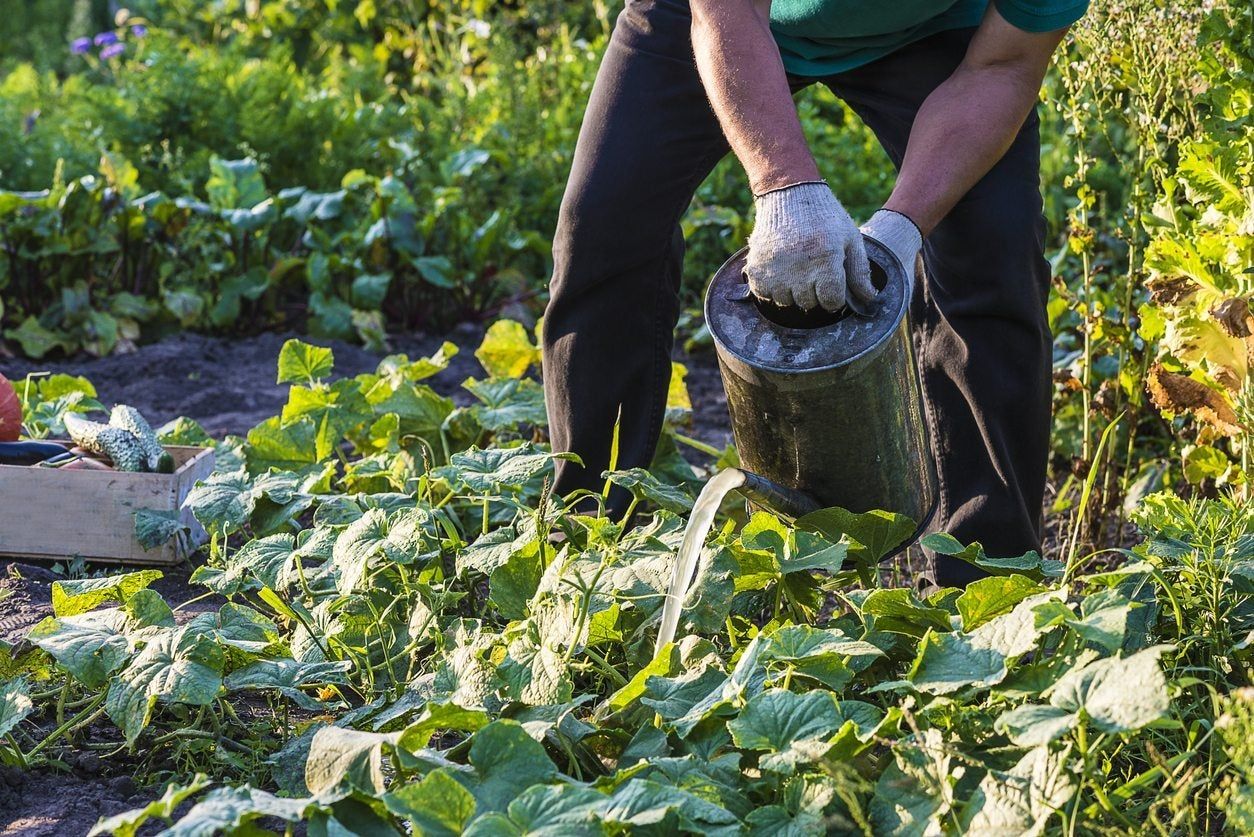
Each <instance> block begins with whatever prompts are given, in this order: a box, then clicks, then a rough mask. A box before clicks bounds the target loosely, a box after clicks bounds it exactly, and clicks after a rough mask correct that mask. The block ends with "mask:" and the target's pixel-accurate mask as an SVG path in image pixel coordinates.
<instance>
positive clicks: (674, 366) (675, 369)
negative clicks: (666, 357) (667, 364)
mask: <svg viewBox="0 0 1254 837" xmlns="http://www.w3.org/2000/svg"><path fill="white" fill-rule="evenodd" d="M686 377H688V367H686V366H684V365H683V364H682V363H676V362H675V361H671V385H670V388H669V389H668V390H667V391H666V409H668V410H691V409H692V401H691V400H690V399H689V398H688V385H687V384H685V383H684V378H686Z"/></svg>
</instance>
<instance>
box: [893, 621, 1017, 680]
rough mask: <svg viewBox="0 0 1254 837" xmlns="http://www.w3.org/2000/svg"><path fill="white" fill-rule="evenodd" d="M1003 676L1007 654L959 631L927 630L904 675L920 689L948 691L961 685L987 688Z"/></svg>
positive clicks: (1004, 675)
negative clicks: (907, 672)
mask: <svg viewBox="0 0 1254 837" xmlns="http://www.w3.org/2000/svg"><path fill="white" fill-rule="evenodd" d="M1005 677H1006V658H1005V657H1004V656H1002V654H1001V653H1000V652H999V651H997V650H995V649H992V648H981V647H979V646H978V645H976V644H975V643H974V642H973V641H972V639H971V637H969V636H967V635H965V634H959V633H940V634H938V633H935V632H933V631H929V632H928V633H927V634H926V635H925V636H924V637H923V641H922V642H920V643H919V652H918V656H916V657H915V659H914V663H913V665H911V667H910V673H909V674H908V675H907V679H908V680H909V681H910V682H911V683H912V684H913V685H914V688H916V689H918V690H919V691H920V692H927V693H928V694H933V695H947V694H951V693H953V692H956V691H959V690H960V689H966V688H971V687H974V688H979V689H986V688H989V687H991V686H995V685H996V684H998V683H1000V682H1001V681H1002V680H1003V679H1004V678H1005Z"/></svg>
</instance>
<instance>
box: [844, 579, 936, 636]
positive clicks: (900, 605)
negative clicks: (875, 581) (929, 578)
mask: <svg viewBox="0 0 1254 837" xmlns="http://www.w3.org/2000/svg"><path fill="white" fill-rule="evenodd" d="M862 612H863V613H864V614H865V615H867V616H871V617H874V620H875V621H874V625H875V629H876V630H877V631H890V632H892V633H901V634H908V635H910V636H917V637H921V636H923V634H924V633H926V632H927V631H928V630H934V631H948V630H950V629H951V627H952V625H951V623H950V616H949V612H948V611H946V610H943V609H941V608H938V607H931V606H929V605H926V604H924V603H922V602H920V601H919V600H918V599H917V598H916V597H915V595H914V593H913V592H911V591H910V590H907V589H906V588H904V587H899V588H894V589H877V590H872V591H871V593H870V594H869V595H867V597H866V598H865V599H864V600H863V601H862Z"/></svg>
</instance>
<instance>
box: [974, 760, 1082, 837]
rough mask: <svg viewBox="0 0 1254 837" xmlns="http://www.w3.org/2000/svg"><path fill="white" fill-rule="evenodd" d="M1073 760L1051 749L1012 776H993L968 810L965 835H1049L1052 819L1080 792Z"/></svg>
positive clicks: (1021, 765) (1021, 762) (984, 782)
mask: <svg viewBox="0 0 1254 837" xmlns="http://www.w3.org/2000/svg"><path fill="white" fill-rule="evenodd" d="M1068 755H1069V753H1068V752H1067V751H1066V750H1064V751H1063V752H1060V753H1051V752H1050V750H1049V748H1048V747H1037V748H1036V749H1034V750H1031V751H1030V752H1028V753H1027V754H1026V755H1025V756H1024V757H1023V758H1021V759H1019V761H1018V763H1016V764H1015V765H1014V767H1012V768H1010V770H1008V771H1006V772H1004V773H1002V772H999V771H995V770H993V771H989V772H988V773H987V774H986V775H985V777H984V779H983V780H981V782H980V786H979V787H978V788H977V789H976V791H975V793H973V794H972V795H971V798H970V800H968V801H967V804H966V806H965V807H964V808H963V811H962V817H961V822H962V829H963V830H962V833H963V834H965V835H967V837H1002V835H1010V834H1015V835H1020V834H1021V835H1024V837H1037V836H1038V835H1040V834H1043V833H1045V827H1046V825H1047V824H1048V823H1049V819H1050V817H1052V816H1053V815H1054V813H1055V812H1057V811H1059V810H1060V809H1061V808H1062V807H1063V806H1064V805H1066V804H1067V802H1068V801H1070V799H1071V797H1072V796H1073V795H1074V794H1075V791H1076V786H1075V782H1074V781H1073V779H1072V774H1071V769H1070V767H1069V765H1068V764H1067V756H1068Z"/></svg>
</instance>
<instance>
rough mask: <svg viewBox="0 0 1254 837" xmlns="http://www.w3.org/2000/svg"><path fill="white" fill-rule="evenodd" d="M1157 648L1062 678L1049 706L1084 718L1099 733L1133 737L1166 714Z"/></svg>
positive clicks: (1092, 665) (1101, 662) (1167, 705)
mask: <svg viewBox="0 0 1254 837" xmlns="http://www.w3.org/2000/svg"><path fill="white" fill-rule="evenodd" d="M1167 648H1168V646H1163V645H1158V646H1154V647H1152V648H1146V649H1145V650H1144V651H1138V652H1137V653H1135V654H1133V655H1131V656H1129V657H1123V658H1119V657H1111V658H1107V659H1103V660H1097V661H1096V662H1093V663H1090V664H1089V665H1087V666H1084V667H1082V668H1079V669H1073V670H1072V671H1070V672H1068V673H1067V674H1066V675H1064V676H1063V677H1062V679H1060V680H1059V681H1058V683H1057V684H1056V685H1055V686H1054V690H1053V692H1052V693H1051V694H1050V699H1049V702H1050V703H1051V704H1053V705H1054V706H1057V707H1059V708H1060V709H1066V710H1069V711H1071V712H1078V711H1080V710H1083V712H1084V716H1085V717H1086V718H1087V719H1088V720H1089V721H1091V722H1092V724H1093V725H1094V726H1095V727H1097V728H1098V729H1099V730H1101V731H1102V732H1108V733H1116V732H1133V731H1134V730H1138V729H1140V728H1141V727H1143V726H1145V725H1146V724H1150V723H1153V722H1154V721H1156V720H1158V719H1159V718H1161V717H1162V716H1163V715H1165V714H1166V713H1167V710H1168V709H1169V708H1170V705H1171V702H1170V699H1169V696H1168V694H1167V679H1166V677H1164V676H1163V672H1162V667H1161V666H1160V665H1159V662H1158V660H1159V657H1161V656H1162V654H1163V652H1164V651H1166V650H1167Z"/></svg>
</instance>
